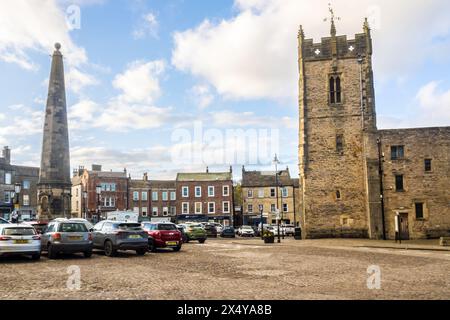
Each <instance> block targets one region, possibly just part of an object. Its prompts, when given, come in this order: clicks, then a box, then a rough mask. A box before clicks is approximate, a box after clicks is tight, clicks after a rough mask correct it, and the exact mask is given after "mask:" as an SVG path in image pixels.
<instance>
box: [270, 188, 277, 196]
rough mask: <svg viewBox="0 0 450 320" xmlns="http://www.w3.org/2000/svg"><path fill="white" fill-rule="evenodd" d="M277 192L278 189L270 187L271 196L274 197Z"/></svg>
mask: <svg viewBox="0 0 450 320" xmlns="http://www.w3.org/2000/svg"><path fill="white" fill-rule="evenodd" d="M275 193H276V191H275V188H270V196H271V197H272V198H273V197H275V195H276V194H275Z"/></svg>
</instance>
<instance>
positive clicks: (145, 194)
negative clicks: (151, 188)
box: [141, 191, 148, 201]
mask: <svg viewBox="0 0 450 320" xmlns="http://www.w3.org/2000/svg"><path fill="white" fill-rule="evenodd" d="M147 196H148V193H147V191H142V198H141V200H142V201H147Z"/></svg>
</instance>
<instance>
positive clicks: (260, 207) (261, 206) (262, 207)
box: [258, 204, 264, 212]
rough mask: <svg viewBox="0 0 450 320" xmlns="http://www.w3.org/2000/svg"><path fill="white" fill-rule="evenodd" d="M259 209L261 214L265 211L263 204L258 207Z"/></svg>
mask: <svg viewBox="0 0 450 320" xmlns="http://www.w3.org/2000/svg"><path fill="white" fill-rule="evenodd" d="M258 209H259V212H261V211H264V205H263V204H260V205H258Z"/></svg>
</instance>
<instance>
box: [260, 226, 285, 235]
mask: <svg viewBox="0 0 450 320" xmlns="http://www.w3.org/2000/svg"><path fill="white" fill-rule="evenodd" d="M264 229H267V230H268V231H270V232H272V233H273V235H274V236H275V237H277V236H278V226H277V225H275V226H268V227H264ZM283 234H284V235H286V233H285V231H284V229H283V227H281V225H280V236H282V235H283Z"/></svg>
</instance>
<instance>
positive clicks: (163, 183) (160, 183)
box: [149, 180, 176, 189]
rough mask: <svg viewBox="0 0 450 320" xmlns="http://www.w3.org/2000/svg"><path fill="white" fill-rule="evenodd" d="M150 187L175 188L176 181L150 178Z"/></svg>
mask: <svg viewBox="0 0 450 320" xmlns="http://www.w3.org/2000/svg"><path fill="white" fill-rule="evenodd" d="M149 182H150V187H151V188H161V189H164V188H165V189H175V188H176V181H175V180H150V181H149Z"/></svg>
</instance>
